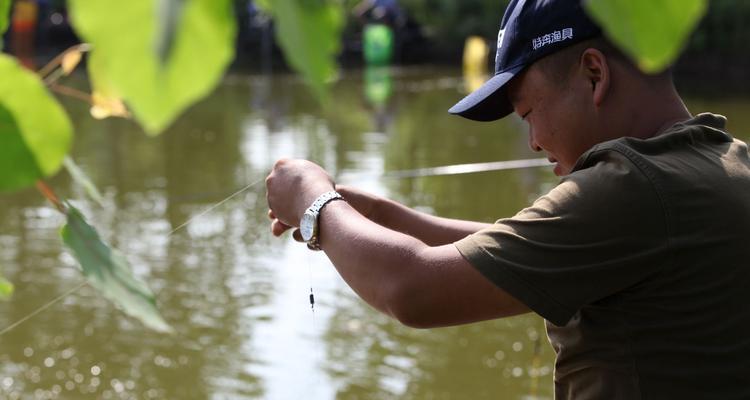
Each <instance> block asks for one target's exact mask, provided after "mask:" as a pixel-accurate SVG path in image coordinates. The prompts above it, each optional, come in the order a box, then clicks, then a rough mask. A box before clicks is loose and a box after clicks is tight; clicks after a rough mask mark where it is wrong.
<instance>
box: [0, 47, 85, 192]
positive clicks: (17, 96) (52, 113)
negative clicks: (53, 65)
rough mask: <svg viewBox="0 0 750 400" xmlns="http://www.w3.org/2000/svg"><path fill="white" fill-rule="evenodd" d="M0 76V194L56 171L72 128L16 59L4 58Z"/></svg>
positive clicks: (66, 147) (53, 102)
mask: <svg viewBox="0 0 750 400" xmlns="http://www.w3.org/2000/svg"><path fill="white" fill-rule="evenodd" d="M0 76H2V79H0V191H10V190H17V189H21V188H24V187H27V186H31V185H33V184H34V182H35V181H37V180H39V179H41V178H44V177H47V176H51V175H53V174H54V173H55V172H57V170H58V169H60V165H61V164H62V161H63V158H64V157H65V154H67V152H68V150H69V149H70V143H71V140H72V136H73V128H72V126H71V123H70V120H69V119H68V115H67V114H66V113H65V111H64V110H63V108H62V107H61V106H60V104H59V103H58V102H57V100H56V99H55V98H54V97H52V96H51V95H50V94H49V92H47V89H46V88H45V87H44V85H43V84H42V82H41V81H40V80H39V78H38V77H37V76H36V75H34V74H33V73H31V72H30V71H28V70H26V69H25V68H23V67H22V66H21V65H20V64H18V62H17V61H16V59H15V58H12V57H10V56H6V55H0Z"/></svg>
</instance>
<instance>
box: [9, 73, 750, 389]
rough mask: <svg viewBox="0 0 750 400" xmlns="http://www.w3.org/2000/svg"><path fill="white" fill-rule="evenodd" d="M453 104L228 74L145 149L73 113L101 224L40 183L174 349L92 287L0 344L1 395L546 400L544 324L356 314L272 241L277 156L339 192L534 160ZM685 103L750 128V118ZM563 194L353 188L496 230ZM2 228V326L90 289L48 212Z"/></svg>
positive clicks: (412, 83) (342, 288) (378, 79)
mask: <svg viewBox="0 0 750 400" xmlns="http://www.w3.org/2000/svg"><path fill="white" fill-rule="evenodd" d="M365 83H367V84H369V85H374V86H369V87H368V86H365V85H363V84H365ZM462 87H463V86H462V81H461V79H460V77H459V76H458V73H457V71H453V70H437V69H400V70H390V71H388V70H385V71H383V70H378V71H352V72H349V73H347V74H346V75H345V76H344V78H343V79H342V80H341V81H340V82H339V83H338V84H337V85H336V87H335V88H334V89H333V93H332V96H331V98H330V102H329V103H328V104H327V106H326V107H321V106H319V105H317V103H315V102H314V101H313V99H312V98H311V97H310V96H309V95H308V93H307V91H306V89H305V88H304V87H303V86H302V85H301V83H300V82H299V81H297V79H296V78H293V77H289V76H277V77H273V78H269V77H259V76H243V75H235V76H230V77H228V78H227V79H226V80H225V82H224V83H223V84H222V85H221V86H220V88H219V89H218V90H217V91H216V92H215V93H214V94H213V95H212V96H211V97H210V98H208V99H206V100H204V101H203V102H201V103H200V104H198V105H196V106H194V107H193V108H192V109H191V110H190V111H189V112H187V113H186V115H184V116H183V117H182V118H181V119H180V120H179V121H177V122H176V123H175V125H174V126H173V127H172V128H171V129H170V130H169V132H167V133H166V134H164V135H163V136H161V137H159V138H156V139H148V138H146V136H145V135H143V134H142V133H141V132H140V131H139V128H137V127H136V126H135V125H134V124H132V123H130V122H128V121H118V120H110V121H93V120H91V118H89V117H88V116H87V114H86V108H85V106H84V105H80V104H76V103H69V104H68V106H69V109H70V110H72V111H71V112H72V113H73V114H74V115H75V116H76V118H75V119H76V121H75V123H76V131H77V133H78V135H77V142H76V144H75V152H74V156H75V158H76V159H77V160H78V162H79V164H80V165H81V166H82V167H83V168H85V169H86V170H87V171H88V172H89V174H90V175H91V176H92V178H93V180H94V181H95V182H96V183H97V184H98V185H99V187H100V188H101V190H102V192H103V193H104V196H105V199H106V200H105V207H104V208H98V207H97V206H95V205H94V204H92V203H89V202H87V201H85V200H82V199H83V198H84V195H83V193H82V191H81V190H80V189H78V188H76V187H73V186H72V185H71V182H70V180H69V179H68V178H67V177H66V176H65V174H60V176H59V177H57V178H55V179H54V180H53V181H52V182H51V184H52V185H53V186H54V187H55V188H56V189H57V190H58V191H59V192H60V193H61V194H64V195H66V196H68V197H70V198H72V199H79V200H78V201H77V202H76V204H77V205H79V206H80V207H81V208H82V209H83V211H84V212H85V213H86V214H87V215H88V216H89V218H90V219H91V220H92V221H93V222H94V223H95V224H96V225H97V226H98V227H99V229H100V231H101V233H102V235H103V236H104V237H105V238H107V240H109V241H110V242H111V243H112V244H113V245H115V246H116V247H118V248H120V249H121V250H123V251H124V252H125V253H126V254H127V256H128V258H129V259H130V260H131V262H132V264H133V265H134V268H135V269H136V273H137V274H139V275H140V276H142V277H144V278H145V279H146V280H147V281H148V282H149V283H150V286H151V287H152V288H153V289H154V291H155V292H156V293H157V297H158V302H159V305H160V308H161V310H162V312H163V314H164V317H165V318H166V319H167V320H168V321H169V322H170V324H172V326H174V327H175V329H176V330H177V332H178V334H177V335H175V336H164V335H159V334H156V333H153V332H150V331H148V330H145V329H144V328H143V327H142V326H141V325H140V324H139V323H137V322H134V321H133V320H130V319H128V318H126V317H125V316H124V315H123V314H122V313H121V312H119V311H117V310H116V309H115V308H114V306H113V305H112V304H111V303H109V302H106V301H105V300H103V299H102V298H101V297H100V296H99V295H98V294H96V293H95V292H94V291H93V290H92V289H91V288H89V287H87V286H84V287H83V288H82V289H80V290H78V291H76V292H74V293H73V294H71V295H69V296H67V297H65V298H64V300H62V301H60V302H58V303H56V304H54V305H53V306H52V307H50V308H49V309H47V310H45V311H43V312H42V313H40V314H39V315H37V316H35V317H34V318H32V319H30V320H29V321H28V322H26V323H24V324H22V325H20V326H19V327H17V328H15V329H13V330H11V331H10V332H9V333H7V334H5V335H3V336H0V398H9V399H20V398H24V399H26V398H29V399H30V398H39V399H44V398H76V399H79V398H81V399H86V398H91V399H99V398H103V399H106V398H118V399H165V398H166V399H206V398H212V399H225V398H232V399H235V398H271V399H290V398H313V399H330V398H393V397H399V398H418V399H425V398H426V399H429V398H435V399H449V398H471V399H482V398H508V399H530V398H539V399H544V398H551V386H552V383H551V375H552V364H551V362H552V358H553V356H552V351H551V349H550V347H549V345H548V343H547V341H546V337H545V336H544V331H543V324H542V321H541V320H540V319H539V318H537V317H535V316H532V315H526V316H520V317H515V318H511V319H507V320H497V321H489V322H485V323H479V324H472V325H468V326H463V327H454V328H445V329H435V330H414V329H410V328H406V327H403V326H400V325H399V324H398V323H395V322H393V321H391V320H389V319H388V318H386V317H384V316H382V315H380V314H378V313H376V312H375V311H373V310H372V309H371V308H370V307H369V306H367V305H366V304H364V303H363V302H362V301H361V300H359V299H358V298H357V297H356V296H355V295H354V294H353V293H352V292H351V290H350V289H349V288H348V287H347V286H346V285H345V284H344V283H343V282H342V281H341V279H340V278H339V277H338V276H337V274H336V272H335V270H334V269H333V268H332V266H331V265H330V263H329V262H328V260H327V259H326V258H325V256H324V255H322V254H318V253H311V252H309V251H307V250H306V249H305V248H304V246H300V245H299V244H297V243H294V242H292V241H291V240H289V239H288V238H286V239H284V240H276V239H273V238H272V237H271V235H270V234H269V232H268V226H267V219H266V204H265V197H264V190H263V186H262V182H260V180H262V178H263V177H264V176H265V174H266V173H267V171H268V169H269V168H270V166H271V164H272V163H273V161H274V160H275V159H277V158H279V157H284V156H293V157H305V158H309V159H313V160H315V161H317V162H319V163H321V164H323V165H324V166H325V167H326V168H328V169H329V170H330V171H332V173H334V174H335V175H337V176H339V175H342V176H343V175H345V174H347V173H355V174H352V176H363V175H370V176H377V175H378V174H380V173H383V172H384V171H393V170H401V169H412V168H420V167H429V166H437V165H445V164H455V163H468V162H485V161H496V160H510V159H517V158H531V157H534V155H533V154H531V153H530V152H529V150H528V149H527V148H526V138H525V136H524V134H523V130H524V127H523V126H522V125H521V123H520V121H518V120H517V119H513V118H510V119H508V120H507V121H501V122H498V123H494V124H479V123H472V122H467V121H464V120H462V119H460V118H457V117H452V116H449V115H448V114H447V113H446V111H445V110H447V109H448V108H449V107H450V106H451V105H452V104H453V102H455V101H456V100H457V99H458V98H460V97H461V96H462V93H461V92H460V90H461V88H462ZM689 105H691V106H694V107H693V108H694V110H693V111H699V110H706V109H711V110H713V111H718V112H724V113H727V114H729V116H730V124H729V127H730V130H740V129H741V130H744V131H749V130H750V120H748V119H747V116H746V113H743V110H744V109H745V108H746V107H747V101H744V100H743V101H737V100H733V101H724V102H717V101H711V100H705V99H704V100H695V101H690V102H689ZM255 181H259V183H258V184H257V185H255V186H253V187H252V188H251V189H250V190H248V191H246V192H244V193H242V194H241V195H239V196H237V197H235V198H232V199H231V200H229V201H227V202H226V203H225V204H223V205H222V206H220V207H218V208H217V209H216V210H214V211H212V212H210V213H208V214H206V215H204V216H201V217H200V218H197V219H196V220H194V221H193V222H192V223H190V224H189V225H188V226H186V227H185V228H183V229H180V230H178V231H177V232H175V233H174V234H173V235H169V232H170V231H172V230H173V229H174V228H177V227H179V226H180V225H182V224H183V223H184V222H185V221H187V220H188V219H190V218H191V217H193V216H196V215H198V214H199V213H201V212H202V211H203V210H205V209H207V208H208V207H210V206H212V205H214V204H215V203H217V202H219V201H221V200H222V199H224V198H225V197H226V196H228V195H229V194H231V193H233V192H234V191H235V190H237V189H239V188H241V187H244V186H245V185H247V184H249V183H251V182H255ZM555 182H556V178H555V177H554V176H553V175H552V174H551V173H550V171H548V170H545V169H542V168H536V169H524V170H514V171H503V172H484V173H477V174H472V175H464V176H445V177H429V178H415V179H402V180H393V179H392V180H378V179H375V178H367V179H363V178H361V179H359V180H358V181H356V182H351V183H354V184H356V185H359V186H362V187H364V188H366V189H368V190H371V191H374V192H376V193H379V194H383V195H387V196H390V197H394V198H396V199H398V200H400V201H403V202H405V203H407V204H409V205H411V206H414V207H418V208H421V209H424V210H428V211H432V212H436V213H439V214H441V215H445V216H451V217H458V218H471V219H479V220H484V221H492V220H494V219H497V218H500V217H504V216H509V215H512V214H513V213H515V212H516V211H517V210H518V209H520V208H522V207H523V206H524V205H526V204H528V202H529V201H531V200H532V199H533V198H535V197H536V196H538V195H539V194H540V193H543V192H544V191H546V190H548V189H549V188H550V187H551V186H552V185H554V184H555ZM0 221H2V224H1V225H0V267H2V268H3V269H2V270H3V272H4V274H5V276H6V277H7V278H9V279H10V280H11V281H12V282H14V283H15V285H16V293H15V294H14V296H13V298H12V299H11V300H10V301H8V302H5V303H0V329H1V328H3V327H6V326H8V325H9V324H11V323H12V322H14V321H17V320H18V319H20V318H22V317H24V316H26V315H28V314H29V313H30V312H32V311H33V310H36V309H37V308H39V307H40V306H42V305H43V304H45V303H46V302H47V301H49V300H50V299H52V298H54V297H55V296H58V295H60V294H62V293H64V292H65V291H67V290H69V289H70V288H73V287H75V286H76V285H78V284H79V283H80V282H81V281H82V278H81V277H80V274H79V273H78V272H77V271H76V269H75V266H74V262H73V260H72V258H71V257H70V256H68V255H67V254H66V253H65V252H64V251H63V249H62V248H61V244H60V240H59V239H58V233H57V231H58V228H59V226H60V225H61V224H62V218H61V217H60V216H58V215H56V214H55V212H53V211H52V209H51V208H50V207H48V206H47V205H46V204H45V203H44V201H43V200H42V198H41V196H39V195H37V194H36V193H35V192H33V191H26V192H21V193H17V194H13V195H4V196H2V197H0ZM310 287H312V288H313V290H314V292H315V297H316V307H315V311H314V313H313V312H312V311H311V309H310V306H309V303H308V301H307V296H308V294H309V291H310Z"/></svg>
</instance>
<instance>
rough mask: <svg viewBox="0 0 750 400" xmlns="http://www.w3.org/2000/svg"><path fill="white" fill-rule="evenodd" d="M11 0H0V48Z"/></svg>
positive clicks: (8, 18) (6, 28)
mask: <svg viewBox="0 0 750 400" xmlns="http://www.w3.org/2000/svg"><path fill="white" fill-rule="evenodd" d="M11 2H12V0H0V49H1V48H2V47H3V40H2V39H3V34H4V33H5V31H6V30H8V22H10V4H11Z"/></svg>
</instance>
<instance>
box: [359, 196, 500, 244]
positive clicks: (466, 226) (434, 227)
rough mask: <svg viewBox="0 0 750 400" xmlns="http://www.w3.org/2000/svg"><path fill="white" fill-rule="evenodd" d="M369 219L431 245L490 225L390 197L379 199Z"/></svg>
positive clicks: (445, 242)
mask: <svg viewBox="0 0 750 400" xmlns="http://www.w3.org/2000/svg"><path fill="white" fill-rule="evenodd" d="M370 219H372V220H373V221H374V222H376V223H378V224H380V225H382V226H384V227H386V228H389V229H392V230H395V231H398V232H402V233H405V234H407V235H409V236H413V237H415V238H418V239H419V240H421V241H422V242H424V243H425V244H427V245H430V246H441V245H445V244H449V243H453V242H455V241H457V240H460V239H463V238H464V237H466V236H468V235H470V234H472V233H474V232H477V231H479V230H481V229H484V228H486V227H489V226H490V224H486V223H481V222H474V221H464V220H458V219H450V218H442V217H436V216H433V215H430V214H427V213H423V212H420V211H416V210H413V209H411V208H409V207H406V206H404V205H402V204H400V203H397V202H395V201H392V200H388V199H381V200H380V201H378V203H377V205H376V206H375V208H374V210H373V212H372V215H371V216H370Z"/></svg>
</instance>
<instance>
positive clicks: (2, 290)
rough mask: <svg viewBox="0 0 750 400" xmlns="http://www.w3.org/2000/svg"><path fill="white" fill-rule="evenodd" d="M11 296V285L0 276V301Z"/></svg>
mask: <svg viewBox="0 0 750 400" xmlns="http://www.w3.org/2000/svg"><path fill="white" fill-rule="evenodd" d="M12 294H13V284H12V283H10V282H8V281H7V280H6V279H5V278H3V277H2V276H0V300H7V299H8V298H9V297H10V295H12Z"/></svg>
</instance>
